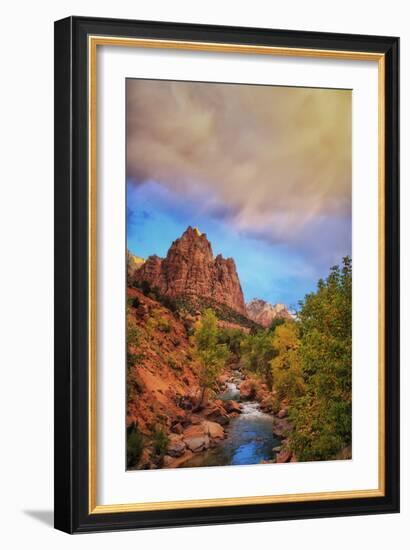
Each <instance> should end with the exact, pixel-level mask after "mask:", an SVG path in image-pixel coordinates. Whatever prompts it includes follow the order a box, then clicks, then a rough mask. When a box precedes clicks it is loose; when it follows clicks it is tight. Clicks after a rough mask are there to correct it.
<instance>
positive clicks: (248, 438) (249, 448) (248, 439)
mask: <svg viewBox="0 0 410 550" xmlns="http://www.w3.org/2000/svg"><path fill="white" fill-rule="evenodd" d="M240 382H241V378H240V373H238V375H237V376H236V377H234V378H233V379H232V380H231V381H229V382H227V383H226V389H225V391H224V392H223V393H221V394H220V395H218V398H219V399H222V400H233V401H240V392H239V388H238V386H239V384H240ZM241 404H242V413H241V414H239V415H238V416H237V417H235V418H233V419H232V420H231V421H230V423H229V425H228V426H227V429H226V433H227V437H226V438H225V439H224V440H222V441H221V442H220V443H218V445H217V446H216V447H214V448H212V449H209V450H207V451H205V452H203V453H199V454H197V455H195V456H194V457H192V459H190V460H189V461H187V462H186V463H185V464H184V465H183V467H184V468H189V467H194V466H196V467H198V466H227V465H244V464H260V463H261V462H263V461H265V460H272V459H273V458H274V454H275V453H274V452H273V448H274V447H277V446H279V445H280V440H279V439H276V438H275V437H274V435H273V432H272V428H273V417H272V416H271V415H270V414H267V413H264V412H262V411H261V410H260V407H259V403H258V402H257V401H243V402H241Z"/></svg>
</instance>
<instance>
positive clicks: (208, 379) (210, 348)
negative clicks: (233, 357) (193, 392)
mask: <svg viewBox="0 0 410 550" xmlns="http://www.w3.org/2000/svg"><path fill="white" fill-rule="evenodd" d="M218 337H219V330H218V320H217V317H216V315H215V313H214V312H213V311H212V309H206V310H205V311H204V312H203V314H202V317H201V320H200V321H199V322H198V323H197V325H196V327H195V331H194V334H193V338H192V339H193V343H194V354H195V356H196V358H197V359H198V360H199V363H200V371H199V384H200V386H201V397H200V401H199V405H198V406H199V407H202V404H203V402H204V398H205V394H206V391H207V390H208V389H211V388H213V387H214V385H215V382H216V380H217V378H218V376H219V375H220V374H221V372H222V369H223V367H224V365H225V361H226V360H227V358H228V357H229V350H228V348H227V346H226V345H225V344H219V343H218Z"/></svg>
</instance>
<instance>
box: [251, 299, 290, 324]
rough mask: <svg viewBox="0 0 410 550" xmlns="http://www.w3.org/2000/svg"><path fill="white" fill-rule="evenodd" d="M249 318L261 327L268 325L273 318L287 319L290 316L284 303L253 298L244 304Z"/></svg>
mask: <svg viewBox="0 0 410 550" xmlns="http://www.w3.org/2000/svg"><path fill="white" fill-rule="evenodd" d="M246 313H247V316H248V317H249V319H252V321H255V323H258V324H259V325H262V326H263V327H269V326H270V325H271V323H272V321H273V320H274V319H289V318H290V317H291V315H290V313H289V311H288V308H287V307H286V306H285V304H275V305H272V304H269V303H268V302H265V300H259V299H256V298H255V299H254V300H251V301H250V302H248V303H247V304H246Z"/></svg>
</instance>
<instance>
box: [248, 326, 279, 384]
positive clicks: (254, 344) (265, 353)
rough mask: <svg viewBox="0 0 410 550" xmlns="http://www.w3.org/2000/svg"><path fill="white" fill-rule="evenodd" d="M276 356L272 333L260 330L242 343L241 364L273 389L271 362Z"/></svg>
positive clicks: (249, 335)
mask: <svg viewBox="0 0 410 550" xmlns="http://www.w3.org/2000/svg"><path fill="white" fill-rule="evenodd" d="M275 356H276V350H275V348H274V346H273V335H272V333H270V332H268V331H264V330H260V331H258V332H256V333H254V334H248V335H247V336H246V338H244V339H243V341H242V343H241V362H242V365H243V367H244V369H245V370H246V371H248V372H249V373H253V374H256V375H257V376H259V377H261V378H262V379H263V380H264V381H265V382H266V383H267V384H268V387H269V389H272V370H271V364H270V363H271V361H272V359H273V358H274V357H275Z"/></svg>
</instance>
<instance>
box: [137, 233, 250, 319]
mask: <svg viewBox="0 0 410 550" xmlns="http://www.w3.org/2000/svg"><path fill="white" fill-rule="evenodd" d="M134 277H135V280H136V281H137V282H138V281H140V282H142V281H144V280H145V281H147V282H148V283H150V285H151V286H152V287H156V288H157V289H158V291H159V292H160V293H161V294H163V295H165V296H171V297H177V296H182V295H188V296H198V297H205V298H211V299H212V300H214V301H215V302H218V303H220V304H225V305H227V306H228V307H230V308H231V309H233V310H235V311H237V312H239V313H241V314H243V315H246V309H245V301H244V297H243V293H242V288H241V284H240V282H239V277H238V274H237V271H236V265H235V262H234V260H233V259H232V258H228V259H225V258H223V257H222V255H221V254H219V255H218V256H217V257H216V258H214V256H213V252H212V246H211V243H210V242H209V240H208V238H207V236H206V234H205V233H201V232H200V231H199V229H198V228H197V227H195V228H192V227H191V226H189V227H188V228H187V229H186V230H185V231H184V233H183V234H182V235H181V237H179V238H178V239H176V240H175V241H173V243H172V244H171V246H170V248H169V250H168V253H167V256H166V258H164V259H162V258H158V256H150V257H149V258H148V259H147V260H146V262H145V263H144V264H143V265H142V266H141V267H140V268H139V269H138V270H137V271H135V274H134Z"/></svg>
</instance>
